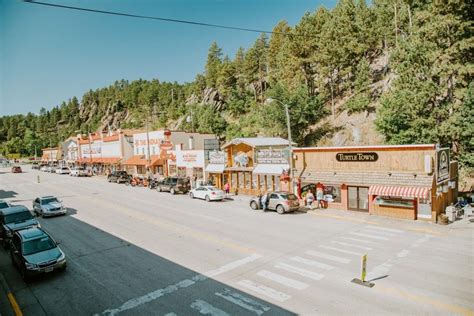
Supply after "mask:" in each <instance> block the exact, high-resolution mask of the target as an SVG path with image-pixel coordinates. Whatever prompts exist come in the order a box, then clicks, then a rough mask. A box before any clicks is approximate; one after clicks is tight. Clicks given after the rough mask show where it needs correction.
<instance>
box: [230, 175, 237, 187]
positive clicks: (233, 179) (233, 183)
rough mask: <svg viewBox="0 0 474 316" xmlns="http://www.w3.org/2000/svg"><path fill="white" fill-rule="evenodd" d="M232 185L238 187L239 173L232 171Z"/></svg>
mask: <svg viewBox="0 0 474 316" xmlns="http://www.w3.org/2000/svg"><path fill="white" fill-rule="evenodd" d="M231 181H232V183H231V185H232V188H234V189H235V188H237V173H232V174H231Z"/></svg>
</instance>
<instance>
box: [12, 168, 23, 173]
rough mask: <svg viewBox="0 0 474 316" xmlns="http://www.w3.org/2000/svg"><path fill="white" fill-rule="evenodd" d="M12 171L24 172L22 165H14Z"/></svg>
mask: <svg viewBox="0 0 474 316" xmlns="http://www.w3.org/2000/svg"><path fill="white" fill-rule="evenodd" d="M12 173H22V170H21V167H20V166H13V167H12Z"/></svg>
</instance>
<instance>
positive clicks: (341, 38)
mask: <svg viewBox="0 0 474 316" xmlns="http://www.w3.org/2000/svg"><path fill="white" fill-rule="evenodd" d="M471 14H472V7H471V4H470V2H469V1H467V0H466V1H462V0H447V1H428V0H373V1H372V2H371V5H370V6H368V5H367V4H366V3H365V1H364V0H341V1H340V2H339V4H338V5H337V6H336V7H335V8H334V9H333V10H327V9H325V8H319V9H317V10H316V11H314V12H308V13H306V14H305V15H304V16H303V17H302V18H301V20H300V21H299V23H298V24H297V25H295V26H290V25H288V23H287V22H285V21H281V22H280V23H278V24H277V25H276V26H275V27H274V29H273V33H272V34H270V35H266V34H262V35H261V36H260V37H258V38H257V39H256V41H255V43H254V44H253V45H252V46H251V47H249V48H248V49H244V48H241V49H239V50H238V51H237V53H236V54H235V56H223V54H222V51H221V48H220V47H219V46H218V44H217V43H213V44H212V45H211V47H210V48H209V53H208V57H207V61H206V62H205V68H204V69H205V71H204V72H203V73H201V74H197V76H196V78H195V80H194V81H193V82H191V83H186V84H178V83H166V82H160V81H159V80H158V79H156V80H152V81H146V80H138V81H132V82H129V81H127V80H120V81H116V82H115V83H114V84H113V85H111V86H109V87H105V88H99V89H96V90H90V91H89V92H87V93H85V94H84V95H83V96H82V97H81V98H80V100H79V99H78V98H76V97H71V99H70V100H68V101H65V102H63V103H62V104H61V105H60V106H57V107H54V108H52V109H51V110H49V111H47V110H45V109H42V110H41V111H40V113H39V114H31V113H30V114H27V115H14V116H4V117H1V118H0V142H1V143H2V145H1V150H2V152H3V153H6V152H9V153H12V152H20V153H22V154H24V155H28V154H30V155H31V154H32V153H33V152H34V147H35V145H36V146H37V147H38V148H39V147H41V146H47V145H49V142H50V140H51V141H52V143H53V144H56V143H57V142H58V141H59V140H61V139H65V138H67V137H68V136H70V135H74V134H77V133H78V132H87V131H89V130H96V129H107V128H114V129H115V128H119V127H122V128H126V127H140V126H143V125H144V124H145V118H146V117H147V116H148V117H149V119H150V123H151V124H152V125H153V127H156V128H158V127H168V128H173V129H178V128H179V129H185V130H192V129H193V130H196V131H200V132H213V133H216V134H218V135H220V136H221V137H222V138H223V139H230V138H233V137H237V136H256V135H279V136H283V137H286V136H287V135H286V133H287V132H286V131H287V129H286V121H285V113H284V109H283V106H282V104H281V103H280V102H282V103H286V104H288V105H289V108H290V115H291V128H292V132H293V138H294V141H296V142H297V143H298V144H299V145H318V144H328V143H329V144H350V143H363V142H364V141H361V137H362V138H363V137H367V135H368V134H371V135H372V136H371V137H369V138H366V140H365V142H382V143H388V144H411V143H440V144H442V145H445V146H450V147H451V148H452V150H453V153H454V154H455V155H456V156H457V157H458V158H459V159H460V161H461V162H462V164H463V166H465V167H470V168H472V167H473V166H474V156H473V149H474V140H473V135H474V119H473V118H474V109H473V99H474V86H473V85H472V84H471V85H469V84H470V82H471V81H472V73H473V68H472V61H473V37H472V30H473V28H472V20H471V17H472V15H471ZM176 71H179V69H176ZM157 77H159V69H157ZM270 98H271V99H273V100H278V101H274V102H269V99H270ZM187 117H192V119H190V120H187V119H186V118H187ZM362 126H364V127H363V128H362ZM350 130H355V131H358V132H357V133H358V134H359V135H350V132H348V131H350ZM360 134H362V136H361V135H360ZM341 135H342V136H341ZM336 136H337V137H336ZM356 136H357V137H356ZM341 137H342V138H344V139H342V140H341Z"/></svg>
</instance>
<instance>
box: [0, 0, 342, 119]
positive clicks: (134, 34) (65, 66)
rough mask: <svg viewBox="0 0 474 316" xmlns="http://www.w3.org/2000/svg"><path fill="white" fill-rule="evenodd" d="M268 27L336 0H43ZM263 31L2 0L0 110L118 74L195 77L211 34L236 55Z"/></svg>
mask: <svg viewBox="0 0 474 316" xmlns="http://www.w3.org/2000/svg"><path fill="white" fill-rule="evenodd" d="M43 2H50V3H58V4H64V5H70V6H81V7H87V8H93V9H99V10H109V11H119V12H125V13H133V14H140V15H151V16H159V17H165V18H173V19H182V20H192V21H199V22H205V23H213V24H223V25H230V26H239V27H246V28H255V29H262V30H271V29H272V28H273V27H274V26H275V25H276V23H278V21H281V20H287V21H288V22H289V23H290V25H294V24H296V23H297V22H298V21H299V20H300V18H301V17H302V15H303V14H304V13H305V12H306V11H314V10H316V8H318V7H319V6H321V5H323V6H326V7H327V8H332V7H334V6H335V4H336V0H313V1H310V0H233V1H231V0H199V1H198V0H154V1H153V0H120V1H119V0H95V1H92V0H81V1H77V0H69V1H64V0H55V1H51V0H43ZM258 36H259V34H257V33H248V32H239V31H232V30H222V29H215V28H208V27H200V26H190V25H185V24H176V23H167V22H160V21H152V20H143V19H134V18H126V17H117V16H108V15H103V14H97V13H87V12H78V11H71V10H65V9H59V8H52V7H45V6H39V5H34V4H27V3H23V2H20V1H16V0H0V115H10V114H16V113H27V112H33V113H38V112H39V110H40V108H41V107H45V108H46V109H50V108H52V107H53V106H56V105H59V104H60V103H61V102H62V101H63V100H67V99H69V98H71V97H73V96H77V97H79V98H80V97H81V96H82V94H83V93H84V92H85V91H88V90H89V89H96V88H100V87H104V86H107V85H109V84H112V83H113V82H114V81H115V80H119V79H127V80H130V81H131V80H135V79H139V78H143V79H152V78H158V79H159V80H160V81H178V82H186V81H192V80H193V79H194V77H195V75H196V74H197V73H200V72H202V71H203V69H204V63H205V61H206V57H207V51H208V48H209V46H210V45H211V43H212V42H213V41H216V42H217V44H218V45H219V46H220V47H221V48H222V49H223V52H224V54H228V55H229V56H231V57H233V56H234V54H235V52H236V51H237V49H238V48H239V47H240V46H242V47H244V48H248V47H249V46H251V45H252V44H253V42H254V41H255V39H256V38H257V37H258Z"/></svg>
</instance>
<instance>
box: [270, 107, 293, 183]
mask: <svg viewBox="0 0 474 316" xmlns="http://www.w3.org/2000/svg"><path fill="white" fill-rule="evenodd" d="M272 102H277V103H280V104H281V105H283V107H284V108H285V114H286V126H287V128H288V142H289V145H288V149H289V155H288V156H289V157H288V163H289V165H290V170H289V174H290V185H291V186H292V187H291V189H292V188H293V141H292V139H291V125H290V112H289V111H288V104H286V103H283V102H281V101H279V100H276V99H273V98H268V99H266V100H265V103H267V104H270V103H272Z"/></svg>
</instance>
